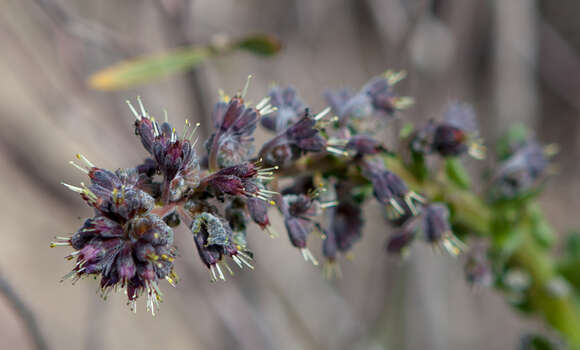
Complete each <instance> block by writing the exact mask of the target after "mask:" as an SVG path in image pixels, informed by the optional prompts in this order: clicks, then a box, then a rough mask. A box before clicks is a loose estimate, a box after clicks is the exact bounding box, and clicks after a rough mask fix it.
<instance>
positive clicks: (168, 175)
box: [52, 71, 580, 344]
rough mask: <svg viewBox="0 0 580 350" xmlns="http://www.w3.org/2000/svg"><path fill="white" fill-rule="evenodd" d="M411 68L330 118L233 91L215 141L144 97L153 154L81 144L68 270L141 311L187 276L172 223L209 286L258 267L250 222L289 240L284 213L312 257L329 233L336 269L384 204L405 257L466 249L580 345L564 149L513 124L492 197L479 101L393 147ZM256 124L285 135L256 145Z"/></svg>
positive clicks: (335, 93)
mask: <svg viewBox="0 0 580 350" xmlns="http://www.w3.org/2000/svg"><path fill="white" fill-rule="evenodd" d="M404 77H405V74H404V73H403V72H394V71H387V72H386V73H384V74H382V75H380V76H377V77H375V78H373V79H371V80H370V81H369V82H368V83H367V84H366V85H365V86H363V87H362V88H361V89H360V90H359V91H352V90H349V89H340V90H331V91H327V92H326V93H325V98H326V101H327V103H328V105H329V107H327V108H325V109H323V110H321V111H318V112H317V113H315V112H314V111H312V110H311V109H310V108H308V107H307V105H306V104H305V102H304V101H303V100H302V98H301V97H300V96H299V95H298V93H297V91H296V90H295V89H294V88H292V87H285V88H283V87H279V86H274V87H272V88H271V90H270V91H269V93H268V96H267V97H265V98H264V99H262V100H261V101H259V102H258V103H257V104H255V105H253V106H252V105H251V104H248V103H247V102H246V101H245V100H244V98H245V94H246V90H247V88H248V84H246V86H245V87H244V89H243V90H242V91H241V92H240V93H237V94H235V95H234V96H233V97H231V98H230V97H228V96H226V95H225V94H224V93H223V92H222V93H221V94H220V101H219V102H218V103H217V104H216V105H215V107H214V110H213V113H212V116H211V122H212V124H213V128H214V132H213V134H212V135H211V136H210V137H209V138H208V139H207V140H205V142H198V139H199V136H196V130H197V128H198V126H199V124H196V125H191V124H190V122H189V121H187V120H186V121H185V126H184V127H183V128H180V129H181V130H177V129H176V128H174V127H173V126H171V124H169V122H168V121H167V116H165V121H160V120H157V119H155V118H154V117H153V116H152V115H151V114H150V113H149V112H148V111H147V109H146V108H145V106H144V105H143V103H142V101H141V100H140V99H139V98H138V103H137V105H136V106H134V105H133V104H132V103H131V102H128V105H129V108H130V110H131V112H132V113H133V115H134V117H135V134H136V135H137V136H138V137H139V138H140V140H141V143H142V145H143V147H144V148H145V151H146V152H147V154H148V156H147V158H145V159H144V161H143V163H142V164H139V165H137V166H136V167H133V168H126V169H118V170H116V171H109V170H106V169H103V168H100V167H98V166H96V165H94V164H93V163H91V162H90V161H89V160H88V159H87V158H86V157H84V156H83V155H80V154H79V155H77V158H78V161H79V162H80V163H79V162H76V163H75V162H71V164H72V165H73V166H74V167H75V168H77V169H78V170H80V171H82V172H84V173H86V174H87V175H88V177H89V182H87V184H85V183H81V184H80V185H79V186H73V185H69V184H64V185H65V186H66V187H67V188H68V189H70V190H72V191H74V192H77V193H79V194H80V196H81V198H82V199H83V200H85V202H86V203H87V204H88V205H89V206H90V207H92V208H93V210H94V215H93V217H91V218H89V219H87V220H86V221H85V222H84V224H83V225H82V227H81V228H80V229H78V231H76V232H75V233H74V234H73V235H72V236H70V237H57V240H56V241H55V242H53V243H52V246H60V245H62V246H70V247H72V248H73V252H72V253H70V254H69V255H68V256H67V258H68V259H70V260H74V261H75V265H74V267H73V269H72V271H71V272H70V273H68V274H67V275H66V276H65V278H72V279H73V280H74V281H76V280H78V279H80V278H82V277H85V276H91V275H92V276H100V288H101V291H102V294H103V296H106V295H107V294H108V293H109V292H110V291H111V290H117V289H122V290H125V291H126V294H127V297H128V299H129V304H130V305H131V307H132V309H133V310H135V304H136V300H137V299H138V297H140V296H141V295H143V294H145V295H146V296H147V308H148V310H150V311H151V312H153V313H154V312H155V310H156V308H157V306H158V303H159V301H160V300H161V296H162V292H161V290H160V287H159V281H161V280H167V281H168V282H169V283H170V284H172V285H174V284H175V283H176V282H177V280H178V277H177V275H176V273H175V272H174V262H175V259H176V257H177V248H176V247H175V246H174V238H173V228H175V227H177V226H179V225H183V226H185V227H186V228H187V229H188V230H189V231H190V232H191V234H192V237H193V244H194V245H195V247H196V249H197V253H198V255H199V258H200V260H201V262H202V263H203V264H204V265H205V266H206V267H207V268H208V270H209V273H210V278H211V280H212V281H217V280H225V279H226V275H227V274H231V273H233V271H232V268H231V267H230V265H229V264H228V262H230V261H231V262H233V263H234V264H235V265H237V266H238V267H239V268H249V269H253V258H254V253H253V252H252V251H251V250H250V247H248V244H247V240H246V235H247V231H248V226H249V224H250V223H251V222H253V223H255V224H256V225H257V227H259V228H260V229H262V230H263V231H265V232H266V233H267V234H268V235H270V236H272V237H274V236H276V235H277V233H276V232H275V230H274V229H273V228H272V225H271V221H270V215H272V212H273V210H270V209H273V208H276V209H277V211H278V212H279V213H280V214H281V217H282V219H283V222H284V227H285V229H286V232H287V235H288V238H289V241H290V243H291V244H292V246H294V247H296V248H297V249H298V250H299V251H300V254H301V255H302V257H303V258H304V259H305V260H307V261H311V262H312V263H313V264H314V265H318V260H319V259H320V258H317V257H316V256H318V254H314V253H313V252H311V251H310V249H309V248H308V238H309V236H311V235H312V234H313V233H318V234H320V235H321V236H322V237H323V243H322V252H321V256H322V258H323V260H324V268H323V272H324V275H325V276H326V277H328V278H331V277H334V276H339V275H340V273H341V272H340V267H339V265H338V260H339V258H340V256H341V255H346V254H348V253H349V251H350V250H351V249H352V247H353V245H354V244H356V242H357V241H359V240H360V239H361V237H362V235H363V232H364V222H365V220H364V215H363V208H364V204H365V202H367V201H368V200H371V199H374V200H376V201H377V202H378V203H380V205H381V206H382V207H383V208H384V213H385V219H386V220H388V221H389V222H390V223H391V224H392V227H393V228H394V229H393V233H391V234H389V236H388V238H387V241H386V251H388V252H389V253H393V254H405V253H406V252H407V251H408V247H409V246H410V244H411V243H412V242H414V241H416V240H423V241H425V242H427V243H429V244H431V245H432V246H433V247H434V249H435V250H440V251H445V252H447V253H449V254H450V255H452V256H458V255H461V254H462V253H464V254H463V261H464V263H465V275H466V279H467V280H468V281H469V282H470V283H473V284H477V285H492V284H493V285H495V286H496V287H498V288H500V289H501V290H502V291H504V292H505V294H506V295H508V296H509V300H510V302H512V304H514V305H515V306H517V307H518V308H520V309H522V310H526V311H532V312H537V313H539V314H541V315H543V316H544V317H545V318H546V319H547V321H548V322H550V323H551V324H552V325H553V326H554V327H555V328H556V329H558V330H560V331H561V332H562V333H563V334H565V335H566V336H567V337H568V340H569V341H570V343H572V344H577V343H580V339H578V337H579V336H577V335H576V336H574V334H573V333H574V332H575V331H573V329H574V327H575V326H579V325H580V314H579V313H577V312H575V311H573V310H569V311H567V312H564V313H563V314H562V313H560V314H558V313H555V312H553V310H554V308H557V309H558V310H559V309H560V308H567V307H571V306H573V307H572V308H574V307H577V306H578V302H577V300H576V299H575V297H574V296H570V295H569V294H566V292H561V291H562V290H564V289H565V288H560V289H559V290H560V292H561V293H560V294H557V290H556V288H555V287H554V288H551V287H550V286H552V287H553V286H555V285H556V284H557V283H556V282H558V281H559V283H560V284H559V285H560V286H562V285H563V284H564V285H566V284H569V283H572V282H570V281H571V280H572V279H571V278H569V277H566V275H565V271H564V272H562V273H561V271H559V270H558V266H556V265H557V264H554V263H553V262H552V261H551V258H550V256H549V254H548V249H549V247H550V245H551V243H552V241H553V239H552V238H551V229H550V227H549V225H548V224H547V222H546V220H545V219H544V217H543V216H542V215H541V212H540V211H539V209H538V206H537V204H536V203H535V201H534V200H535V197H536V195H537V193H539V190H540V188H541V187H542V185H543V183H544V182H545V181H544V180H545V179H546V178H547V175H548V174H549V173H550V171H549V170H550V162H549V161H550V158H551V156H552V155H553V153H554V152H553V147H544V146H541V145H540V144H539V143H538V142H536V141H535V140H534V139H533V138H531V137H529V136H528V135H527V134H525V133H522V132H521V131H517V130H516V129H514V130H516V131H512V132H510V133H508V134H507V135H506V137H504V138H503V139H501V140H500V142H499V143H498V147H497V150H496V152H495V153H496V154H497V159H498V161H497V165H496V166H495V167H494V168H493V169H490V171H488V172H487V173H488V174H489V175H487V177H486V178H485V184H486V186H485V191H484V192H483V194H475V193H474V191H473V190H472V186H471V178H470V176H469V174H468V172H467V171H466V169H465V168H464V167H463V162H462V157H463V158H465V157H467V156H472V157H473V158H476V159H481V158H483V157H484V156H485V153H486V149H485V148H484V147H483V145H482V140H481V138H480V136H479V134H478V128H477V123H476V116H475V112H474V110H473V108H472V107H470V106H469V105H467V104H464V103H460V102H451V103H449V104H448V106H447V108H446V109H445V111H444V112H443V113H442V115H441V117H439V118H435V119H432V120H430V121H429V122H427V123H425V124H424V125H420V126H416V127H415V126H412V125H411V124H409V123H407V124H405V125H404V126H403V127H401V128H399V129H400V130H398V135H399V136H398V137H397V138H396V142H394V143H395V144H396V145H395V146H392V147H387V146H386V144H385V143H384V142H382V141H381V140H382V139H383V133H382V130H383V129H384V128H385V127H388V128H389V129H392V128H394V126H393V125H394V124H395V123H393V122H392V121H393V119H395V118H397V117H398V115H399V114H400V113H399V111H401V110H404V109H406V108H407V107H409V106H411V105H412V104H413V99H412V98H409V97H404V96H400V95H399V94H397V93H396V91H395V86H396V84H397V83H398V82H399V81H400V80H401V79H403V78H404ZM248 82H249V79H248ZM399 124H400V123H397V125H399ZM258 126H261V127H263V128H264V129H265V130H267V131H269V132H271V133H272V134H273V136H272V137H271V138H270V139H269V140H268V141H266V142H265V143H263V144H262V145H261V146H259V147H256V145H255V142H254V136H253V135H254V132H255V130H256V128H257V127H258ZM471 236H487V237H489V238H490V239H489V240H487V241H485V242H482V241H481V240H479V241H478V240H474V239H470V237H471ZM530 256H532V258H530ZM562 276H564V277H562ZM550 288H551V289H550ZM576 334H577V333H576ZM575 342H576V343H575Z"/></svg>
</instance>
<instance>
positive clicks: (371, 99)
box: [325, 71, 412, 125]
mask: <svg viewBox="0 0 580 350" xmlns="http://www.w3.org/2000/svg"><path fill="white" fill-rule="evenodd" d="M404 77H405V73H404V72H398V73H395V72H392V71H387V72H386V73H385V74H384V75H382V76H377V77H374V78H372V79H371V80H370V81H369V82H368V83H366V84H365V86H363V88H362V89H361V91H360V92H358V93H356V94H355V93H353V92H352V91H351V90H349V89H341V90H336V91H327V92H326V93H325V97H326V101H327V103H328V104H329V105H330V106H331V107H332V110H333V111H334V112H335V113H336V115H337V116H338V117H339V121H340V123H341V124H342V125H346V124H347V123H348V121H349V120H351V119H355V120H356V119H364V118H368V117H371V116H372V115H380V116H382V117H383V118H392V117H393V116H394V113H395V111H397V110H400V109H404V108H406V107H408V106H409V105H410V104H412V99H410V98H408V97H400V96H398V95H397V94H396V93H395V91H394V88H393V87H394V85H395V84H396V83H397V82H399V81H400V80H401V79H403V78H404Z"/></svg>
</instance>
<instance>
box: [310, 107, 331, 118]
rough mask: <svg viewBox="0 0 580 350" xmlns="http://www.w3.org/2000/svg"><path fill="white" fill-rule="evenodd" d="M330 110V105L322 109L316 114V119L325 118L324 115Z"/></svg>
mask: <svg viewBox="0 0 580 350" xmlns="http://www.w3.org/2000/svg"><path fill="white" fill-rule="evenodd" d="M328 112H330V107H326V108H325V109H323V110H322V111H320V112H319V113H318V114H316V115H315V116H314V120H320V119H322V118H324V116H325V115H327V114H328Z"/></svg>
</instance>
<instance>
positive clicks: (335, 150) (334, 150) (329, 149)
mask: <svg viewBox="0 0 580 350" xmlns="http://www.w3.org/2000/svg"><path fill="white" fill-rule="evenodd" d="M326 151H327V152H329V153H334V154H337V155H339V156H348V152H346V151H343V150H341V149H338V148H336V147H332V146H326Z"/></svg>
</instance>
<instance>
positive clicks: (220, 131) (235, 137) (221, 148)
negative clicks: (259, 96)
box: [206, 96, 276, 170]
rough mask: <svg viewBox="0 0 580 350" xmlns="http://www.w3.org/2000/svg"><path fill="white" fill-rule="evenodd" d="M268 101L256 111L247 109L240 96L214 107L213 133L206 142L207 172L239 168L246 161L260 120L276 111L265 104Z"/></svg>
mask: <svg viewBox="0 0 580 350" xmlns="http://www.w3.org/2000/svg"><path fill="white" fill-rule="evenodd" d="M268 101H269V98H265V99H263V100H262V101H260V102H259V103H258V104H257V105H256V108H251V107H247V106H246V105H245V104H244V100H243V98H242V97H241V96H234V97H233V98H232V99H230V100H229V102H227V103H226V102H218V103H217V104H216V105H215V108H214V111H213V114H212V120H213V123H214V127H215V128H216V132H215V133H214V134H213V135H212V136H211V137H210V138H209V139H208V141H207V142H206V145H207V147H208V152H209V167H210V169H211V170H217V169H219V168H223V167H228V166H232V165H235V164H239V163H241V162H243V161H246V160H248V159H249V157H250V155H251V154H252V152H253V151H254V150H253V144H252V143H253V141H254V137H253V134H254V131H255V130H256V125H257V123H258V120H259V119H260V116H265V115H267V114H269V113H272V112H274V111H275V110H276V109H275V108H273V107H272V106H271V105H269V104H268Z"/></svg>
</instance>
